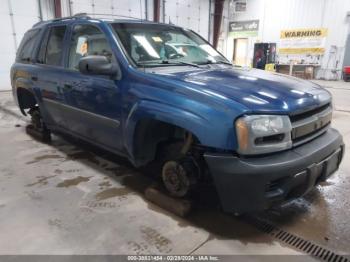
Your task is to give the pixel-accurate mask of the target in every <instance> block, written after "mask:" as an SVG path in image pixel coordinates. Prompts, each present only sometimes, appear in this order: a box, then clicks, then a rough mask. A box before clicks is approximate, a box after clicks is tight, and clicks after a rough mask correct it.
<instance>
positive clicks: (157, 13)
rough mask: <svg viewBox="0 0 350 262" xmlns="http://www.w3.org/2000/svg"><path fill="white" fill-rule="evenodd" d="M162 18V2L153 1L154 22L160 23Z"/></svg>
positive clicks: (158, 0)
mask: <svg viewBox="0 0 350 262" xmlns="http://www.w3.org/2000/svg"><path fill="white" fill-rule="evenodd" d="M159 18H160V0H153V21H154V22H159Z"/></svg>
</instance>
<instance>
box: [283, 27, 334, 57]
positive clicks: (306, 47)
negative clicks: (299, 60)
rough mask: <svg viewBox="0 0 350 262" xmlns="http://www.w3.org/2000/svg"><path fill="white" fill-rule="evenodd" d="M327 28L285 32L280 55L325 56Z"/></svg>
mask: <svg viewBox="0 0 350 262" xmlns="http://www.w3.org/2000/svg"><path fill="white" fill-rule="evenodd" d="M327 33H328V32H327V29H326V28H306V29H295V30H283V31H281V35H280V44H279V49H278V52H279V53H280V54H323V53H324V51H325V43H326V37H327Z"/></svg>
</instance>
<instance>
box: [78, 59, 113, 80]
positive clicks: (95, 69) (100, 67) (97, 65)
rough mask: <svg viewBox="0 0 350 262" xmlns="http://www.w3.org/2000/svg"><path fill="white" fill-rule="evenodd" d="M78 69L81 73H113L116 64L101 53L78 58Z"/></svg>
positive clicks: (110, 74)
mask: <svg viewBox="0 0 350 262" xmlns="http://www.w3.org/2000/svg"><path fill="white" fill-rule="evenodd" d="M79 71H80V72H81V73H83V74H92V75H109V76H112V75H115V74H116V73H117V72H118V71H117V67H116V65H114V64H112V63H111V62H110V61H109V60H108V58H107V57H105V56H102V55H88V56H86V57H82V58H80V60H79Z"/></svg>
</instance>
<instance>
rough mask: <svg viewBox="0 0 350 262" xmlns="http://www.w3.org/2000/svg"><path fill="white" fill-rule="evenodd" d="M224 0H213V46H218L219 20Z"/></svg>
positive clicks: (220, 19)
mask: <svg viewBox="0 0 350 262" xmlns="http://www.w3.org/2000/svg"><path fill="white" fill-rule="evenodd" d="M224 2H225V0H215V4H214V26H213V27H214V29H213V46H214V47H215V48H217V47H218V42H219V35H220V28H221V21H222V12H223V10H224Z"/></svg>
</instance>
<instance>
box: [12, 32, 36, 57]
mask: <svg viewBox="0 0 350 262" xmlns="http://www.w3.org/2000/svg"><path fill="white" fill-rule="evenodd" d="M39 32H40V30H39V29H36V30H30V31H28V32H27V33H25V35H24V37H23V40H22V42H21V44H20V46H19V48H18V52H17V59H16V60H17V61H20V62H30V60H31V58H32V52H33V49H34V48H35V44H36V42H37V41H36V40H37V39H38V36H39Z"/></svg>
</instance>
